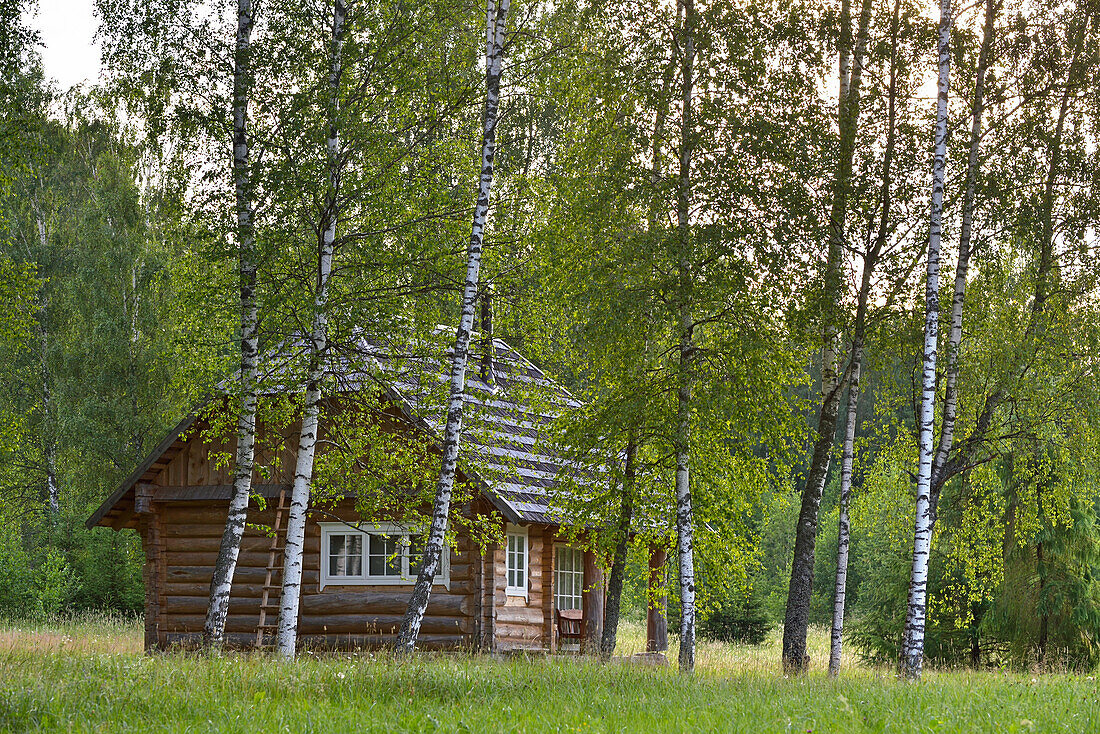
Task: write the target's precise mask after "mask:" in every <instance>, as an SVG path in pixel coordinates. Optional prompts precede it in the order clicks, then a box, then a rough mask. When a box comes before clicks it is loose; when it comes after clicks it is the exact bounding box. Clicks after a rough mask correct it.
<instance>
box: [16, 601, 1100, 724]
mask: <svg viewBox="0 0 1100 734" xmlns="http://www.w3.org/2000/svg"><path fill="white" fill-rule="evenodd" d="M624 632H625V634H624V635H623V638H624V639H623V640H622V642H621V645H620V650H619V651H618V652H620V653H623V654H628V653H630V652H633V651H636V650H637V649H638V648H640V647H641V646H642V644H643V639H642V638H643V634H644V630H643V629H642V628H641V627H640V626H638V625H628V626H627V628H626V629H625V630H624ZM826 643H827V640H826V636H825V634H824V632H823V631H821V630H818V631H816V632H815V634H814V638H813V640H812V650H811V655H812V659H813V660H814V661H815V666H814V667H815V669H820V668H821V667H822V664H823V663H824V661H825V660H826V659H827V650H826ZM778 645H779V641H778V637H777V636H776V635H775V634H773V636H772V638H771V639H770V640H769V641H768V643H767V644H765V645H763V646H760V647H755V648H752V647H739V646H731V645H721V644H712V643H704V644H702V645H701V647H700V649H699V657H698V672H697V673H696V675H695V676H693V677H691V678H685V677H681V676H680V675H679V674H677V673H676V671H675V669H672V668H669V669H646V668H640V667H637V666H628V665H622V664H612V665H600V664H598V663H594V662H590V661H585V660H581V659H578V658H574V657H556V658H551V659H545V658H539V659H522V658H507V659H493V658H487V657H481V656H469V655H457V654H455V655H430V656H429V655H424V656H419V657H417V658H416V659H414V660H413V661H411V662H399V661H395V660H393V659H392V658H390V657H389V656H387V655H384V654H378V653H375V654H370V653H362V654H357V655H327V656H313V655H309V654H306V655H304V656H303V657H302V659H300V660H299V661H297V662H295V663H293V664H285V663H282V662H279V661H276V660H274V659H272V658H270V657H267V656H264V655H260V654H227V655H224V656H222V657H218V658H213V657H206V656H202V655H195V654H182V653H179V654H167V655H150V656H146V655H143V654H142V650H141V630H140V628H139V626H138V624H137V623H134V622H132V621H126V620H118V619H109V618H104V619H82V620H74V621H70V622H57V623H52V624H26V623H22V624H17V623H13V622H0V731H4V732H9V731H10V732H23V731H73V732H100V731H123V732H131V731H132V732H147V731H151V732H162V731H163V732H176V731H180V732H183V731H187V732H206V731H227V732H261V731H262V732H322V731H323V732H329V731H331V732H350V731H365V732H391V731H400V732H436V731H442V732H528V731H530V732H590V731H594V732H602V731H624V732H627V731H629V732H660V731H672V732H689V731H736V732H742V731H743V732H773V731H774V732H804V733H810V732H863V731H875V732H877V731H889V732H956V731H988V732H1041V731H1067V732H1095V731H1100V692H1098V690H1097V686H1096V681H1095V680H1094V679H1093V677H1091V676H1071V675H1045V676H1035V675H1028V674H1022V673H1008V672H982V673H975V672H968V671H938V670H932V671H928V672H927V674H926V675H925V679H924V681H923V682H922V683H920V684H916V685H914V684H908V683H904V682H900V681H897V680H895V679H894V678H893V676H892V675H891V674H890V673H889V671H885V670H875V669H871V668H866V667H860V666H858V665H854V666H850V667H848V668H847V669H846V670H845V671H844V673H843V675H842V677H841V679H840V680H838V681H830V680H828V679H827V678H826V677H825V675H824V674H823V673H822V672H820V670H817V671H816V672H813V673H811V674H810V675H809V676H806V677H805V678H801V679H785V678H784V677H783V676H782V675H781V674H779V673H777V672H776V668H777V665H776V661H777V659H778ZM672 654H673V655H674V654H675V651H672Z"/></svg>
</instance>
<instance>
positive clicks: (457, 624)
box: [298, 614, 470, 635]
mask: <svg viewBox="0 0 1100 734" xmlns="http://www.w3.org/2000/svg"><path fill="white" fill-rule="evenodd" d="M403 621H404V615H401V614H373V615H372V614H328V615H323V616H317V617H315V616H306V615H302V618H301V619H300V620H299V622H298V631H299V632H300V633H301V634H303V635H310V634H327V635H331V634H360V635H369V634H396V633H397V632H398V631H399V630H400V629H401V623H402V622H403ZM466 622H467V620H466V619H465V618H463V617H432V616H426V617H424V620H423V621H422V622H421V623H420V629H421V631H423V632H424V633H425V634H436V633H445V634H461V633H463V632H469V631H470V629H469V628H468V627H469V625H468V624H467V623H466Z"/></svg>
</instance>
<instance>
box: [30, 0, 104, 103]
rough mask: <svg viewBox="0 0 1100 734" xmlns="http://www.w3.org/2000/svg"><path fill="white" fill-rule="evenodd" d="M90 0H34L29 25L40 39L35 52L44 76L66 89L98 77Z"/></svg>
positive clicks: (94, 19)
mask: <svg viewBox="0 0 1100 734" xmlns="http://www.w3.org/2000/svg"><path fill="white" fill-rule="evenodd" d="M92 5H93V0H38V14H37V16H36V17H34V18H33V19H32V20H31V24H32V25H33V26H34V27H35V28H37V29H38V31H39V35H40V37H41V41H42V47H41V48H40V49H39V51H40V52H41V54H42V63H43V65H44V66H45V68H46V76H47V77H51V78H53V79H54V80H56V81H57V83H58V86H59V87H60V88H61V89H68V88H69V87H71V86H73V85H74V84H80V83H81V82H84V81H95V80H96V78H97V77H98V76H99V47H98V45H93V43H92V36H94V35H95V31H96V26H97V21H96V18H95V16H94V14H93V13H92Z"/></svg>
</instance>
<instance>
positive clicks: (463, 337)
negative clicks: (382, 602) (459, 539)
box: [397, 0, 509, 653]
mask: <svg viewBox="0 0 1100 734" xmlns="http://www.w3.org/2000/svg"><path fill="white" fill-rule="evenodd" d="M508 5H509V0H489V3H488V8H487V12H486V20H485V26H486V30H485V109H484V115H483V117H482V120H483V129H482V144H481V176H480V179H479V182H478V194H477V205H476V206H475V207H474V220H473V227H472V230H471V232H470V244H469V248H468V249H467V251H466V283H465V287H464V289H463V293H462V316H461V318H460V319H459V323H458V330H457V331H456V333H455V346H454V355H453V357H452V359H451V376H450V397H449V400H448V407H447V424H446V426H445V428H444V432H443V452H442V453H443V460H442V464H441V467H440V471H439V483H438V484H437V486H436V493H435V502H434V505H433V507H432V524H431V528H430V529H429V531H428V539H427V542H426V543H425V546H424V555H423V563H422V565H421V567H420V573H419V575H418V576H417V578H416V585H415V586H414V587H413V593H412V596H411V597H410V599H409V606H408V608H407V609H406V610H405V617H404V619H403V620H402V623H401V632H400V634H399V635H398V639H397V649H398V651H399V652H402V653H411V652H412V651H413V650H414V649H415V648H416V638H417V637H418V636H419V634H420V624H421V622H423V620H424V612H425V610H426V609H427V608H428V598H429V597H430V596H431V592H432V583H433V582H434V581H435V575H436V573H438V572H439V568H440V564H441V561H442V557H443V553H444V548H445V545H444V544H445V540H446V536H447V521H448V519H449V515H450V511H451V494H452V492H453V489H454V481H455V471H456V469H457V467H458V450H459V441H460V439H461V436H462V410H463V403H464V400H465V395H466V363H467V361H468V358H469V349H470V332H471V331H472V330H473V324H474V311H475V310H476V305H477V291H478V274H479V273H480V271H481V250H482V246H483V238H484V231H485V220H486V217H487V215H488V212H489V194H490V192H491V190H492V188H493V159H494V157H495V155H496V130H497V115H498V111H499V107H500V77H501V66H502V63H503V60H504V27H505V22H506V20H507V17H508Z"/></svg>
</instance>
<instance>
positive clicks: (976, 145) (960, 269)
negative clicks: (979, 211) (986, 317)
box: [930, 0, 999, 530]
mask: <svg viewBox="0 0 1100 734" xmlns="http://www.w3.org/2000/svg"><path fill="white" fill-rule="evenodd" d="M998 9H999V2H998V0H986V5H985V24H984V29H983V32H982V45H981V50H980V51H979V52H978V69H977V76H976V77H975V80H974V100H973V103H972V106H971V114H970V118H971V126H970V153H969V157H968V158H967V163H966V183H965V186H966V188H965V190H964V191H963V207H962V224H961V227H960V230H959V259H958V262H957V263H956V265H955V288H954V292H953V294H952V297H951V333H950V334H949V336H948V339H947V369H946V375H945V378H944V383H945V386H944V396H943V422H942V424H941V426H940V438H939V443H938V444H937V446H936V456H935V459H933V461H932V484H931V499H930V502H931V510H932V528H933V530H934V529H935V523H936V514H937V509H938V507H939V500H940V492H941V490H942V489H943V485H944V483H945V482H946V480H947V478H948V477H946V476H945V471H944V470H945V467H946V465H947V460H948V458H949V457H950V455H951V450H952V448H953V447H954V443H955V423H956V420H957V418H958V410H959V349H960V347H961V346H962V328H963V307H964V306H965V304H966V279H967V275H968V273H969V268H970V252H971V248H970V242H971V237H972V232H973V229H974V198H975V189H976V186H977V179H978V172H979V170H980V169H981V163H980V159H979V155H980V152H981V141H982V115H983V113H984V111H985V77H986V73H987V71H988V69H989V63H990V58H991V56H992V52H993V33H994V27H995V22H996V18H997V11H998Z"/></svg>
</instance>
